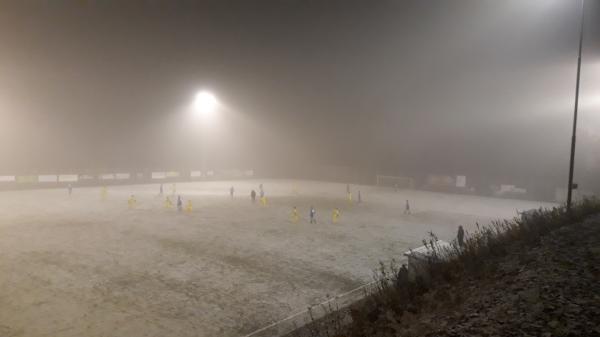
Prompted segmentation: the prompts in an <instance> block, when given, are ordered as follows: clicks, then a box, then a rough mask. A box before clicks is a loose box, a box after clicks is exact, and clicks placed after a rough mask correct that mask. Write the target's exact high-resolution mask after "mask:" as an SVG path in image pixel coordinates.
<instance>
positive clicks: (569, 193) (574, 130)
mask: <svg viewBox="0 0 600 337" xmlns="http://www.w3.org/2000/svg"><path fill="white" fill-rule="evenodd" d="M584 7H585V0H581V27H580V28H579V54H578V57H577V82H576V83H575V111H574V113H573V136H572V138H571V160H570V162H569V186H568V189H567V211H570V210H571V200H572V196H573V167H574V165H575V140H576V139H575V138H576V134H577V109H578V108H579V81H580V78H581V50H582V48H583V23H584V18H585V15H584V11H583V10H584Z"/></svg>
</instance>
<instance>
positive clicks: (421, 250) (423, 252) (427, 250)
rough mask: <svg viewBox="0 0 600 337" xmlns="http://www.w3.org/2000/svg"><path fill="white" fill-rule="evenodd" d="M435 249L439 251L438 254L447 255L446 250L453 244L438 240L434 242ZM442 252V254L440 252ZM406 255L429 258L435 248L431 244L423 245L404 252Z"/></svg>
mask: <svg viewBox="0 0 600 337" xmlns="http://www.w3.org/2000/svg"><path fill="white" fill-rule="evenodd" d="M434 246H435V250H436V251H438V256H440V255H445V254H446V253H445V252H446V250H448V249H450V248H452V245H451V244H450V243H448V242H446V241H444V240H437V241H436V242H435V243H434ZM439 252H441V253H442V254H439ZM404 255H405V256H408V257H416V258H420V259H424V258H428V257H432V256H433V250H432V249H431V245H429V244H428V245H427V246H421V247H418V248H415V249H411V250H409V251H407V252H404Z"/></svg>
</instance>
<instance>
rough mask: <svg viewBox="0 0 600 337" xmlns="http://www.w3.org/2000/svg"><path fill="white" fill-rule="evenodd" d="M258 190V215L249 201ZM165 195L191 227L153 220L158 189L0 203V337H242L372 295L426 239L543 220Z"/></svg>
mask: <svg viewBox="0 0 600 337" xmlns="http://www.w3.org/2000/svg"><path fill="white" fill-rule="evenodd" d="M260 183H263V184H264V189H265V193H266V196H267V198H268V205H267V206H261V205H260V203H259V202H258V201H257V202H256V203H254V204H253V203H252V202H251V201H250V197H249V193H250V190H251V189H255V190H256V191H257V192H258V185H259V184H260ZM232 185H233V186H234V187H235V190H236V193H235V196H234V198H233V199H231V198H230V197H229V187H230V186H232ZM171 188H172V187H171V184H165V185H164V191H165V194H167V195H170V194H171ZM176 188H177V194H180V195H181V196H182V198H183V199H184V206H185V203H186V202H187V200H192V203H193V207H194V209H193V211H192V212H191V213H188V212H177V210H176V209H165V207H164V197H159V196H158V191H159V187H158V185H137V186H115V187H109V188H108V195H107V198H106V200H102V198H101V189H100V188H98V187H95V188H92V187H90V188H75V189H74V190H73V195H72V196H68V194H67V191H66V190H63V189H61V190H58V189H48V190H29V191H7V192H0V254H1V256H0V336H2V337H11V336H28V337H41V336H73V337H75V336H77V337H80V336H87V337H99V336H115V337H116V336H123V337H125V336H127V337H140V336H177V337H179V336H211V337H213V336H235V337H237V336H242V335H244V334H247V333H249V332H252V331H254V330H255V329H258V328H260V327H262V326H264V325H267V324H269V323H271V322H273V321H276V320H278V319H281V318H283V317H286V316H287V315H289V314H290V313H293V312H297V311H299V310H302V309H305V308H306V307H307V306H308V305H310V304H314V303H317V302H320V301H322V300H324V299H325V298H326V296H327V295H328V294H329V295H336V294H339V293H342V292H345V291H348V290H350V289H353V288H355V287H357V286H360V285H362V284H364V283H367V282H369V281H371V280H372V270H373V268H375V267H377V265H378V261H379V260H389V259H391V258H394V257H395V258H399V257H401V255H402V253H403V252H405V251H406V250H408V249H409V248H412V247H416V246H420V245H421V240H422V239H423V238H425V237H426V236H427V232H429V231H433V232H434V233H436V234H437V235H438V237H439V238H440V239H444V240H451V239H452V238H453V237H454V235H455V232H456V229H457V227H458V225H460V224H462V225H464V226H465V229H466V230H467V231H470V230H472V229H473V228H474V226H475V222H479V223H481V224H487V223H489V221H490V220H492V219H499V218H510V217H513V216H515V215H516V210H517V209H518V210H524V209H530V208H534V207H540V206H542V207H551V206H554V204H548V203H540V202H530V201H520V200H509V199H493V198H484V197H477V196H464V195H451V194H442V193H432V192H423V191H412V190H400V191H397V192H396V191H394V190H393V189H386V188H377V187H373V186H354V185H353V186H352V191H353V192H354V201H356V192H357V191H358V190H361V194H362V200H363V202H362V203H360V204H357V203H356V202H354V203H352V204H350V203H349V202H348V201H347V200H346V185H345V184H337V183H324V182H314V181H293V180H285V181H284V180H263V181H233V182H223V181H220V182H195V183H178V184H177V186H176ZM131 194H134V195H135V197H136V199H137V206H136V207H135V209H128V204H127V199H128V198H129V196H130V195H131ZM406 200H409V201H410V204H411V211H412V214H410V215H404V214H403V211H404V205H405V201H406ZM311 205H314V207H315V208H316V211H317V221H318V223H317V224H310V223H309V221H308V210H309V207H310V206H311ZM293 206H297V207H298V210H299V212H300V217H301V219H300V221H298V222H297V223H294V222H292V221H291V217H290V214H291V210H292V207H293ZM335 207H339V208H340V210H341V218H340V221H339V222H338V223H335V224H333V223H332V220H331V214H332V210H333V208H335Z"/></svg>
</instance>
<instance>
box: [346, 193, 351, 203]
mask: <svg viewBox="0 0 600 337" xmlns="http://www.w3.org/2000/svg"><path fill="white" fill-rule="evenodd" d="M346 198H347V199H348V203H352V193H348V195H347V196H346Z"/></svg>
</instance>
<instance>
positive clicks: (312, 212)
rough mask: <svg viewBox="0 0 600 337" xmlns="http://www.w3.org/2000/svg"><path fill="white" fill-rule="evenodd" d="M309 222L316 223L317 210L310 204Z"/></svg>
mask: <svg viewBox="0 0 600 337" xmlns="http://www.w3.org/2000/svg"><path fill="white" fill-rule="evenodd" d="M310 223H315V224H316V223H317V211H315V208H314V207H313V206H310Z"/></svg>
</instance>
